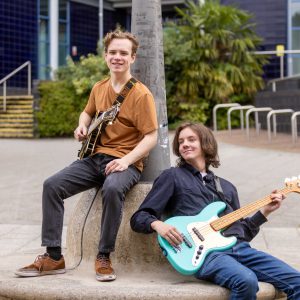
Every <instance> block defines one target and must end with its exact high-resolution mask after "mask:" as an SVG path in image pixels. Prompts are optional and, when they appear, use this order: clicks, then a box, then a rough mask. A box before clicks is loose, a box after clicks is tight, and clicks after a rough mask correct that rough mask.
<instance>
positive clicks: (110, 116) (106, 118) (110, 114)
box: [101, 105, 120, 123]
mask: <svg viewBox="0 0 300 300" xmlns="http://www.w3.org/2000/svg"><path fill="white" fill-rule="evenodd" d="M119 110H120V107H119V105H114V106H112V107H111V108H110V109H108V110H106V111H105V112H103V113H102V115H101V118H102V120H103V122H108V123H110V122H113V121H114V119H115V118H116V116H117V114H118V112H119Z"/></svg>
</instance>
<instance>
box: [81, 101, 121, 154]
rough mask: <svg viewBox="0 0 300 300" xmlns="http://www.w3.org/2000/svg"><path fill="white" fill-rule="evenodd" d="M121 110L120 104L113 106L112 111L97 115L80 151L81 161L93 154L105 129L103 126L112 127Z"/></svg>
mask: <svg viewBox="0 0 300 300" xmlns="http://www.w3.org/2000/svg"><path fill="white" fill-rule="evenodd" d="M119 110H120V103H118V104H116V105H113V106H112V107H111V108H110V109H108V110H106V111H104V112H103V113H101V114H100V113H99V112H97V113H96V116H95V118H94V119H93V121H92V123H91V125H90V127H89V129H88V133H87V138H86V139H85V140H84V141H83V142H82V146H81V149H80V150H79V151H78V157H79V159H83V158H85V157H88V156H90V155H91V154H93V152H94V150H95V146H96V143H97V140H98V138H99V136H100V133H101V131H102V129H103V127H104V126H103V125H104V124H105V125H111V124H112V122H113V121H114V120H115V118H116V116H117V115H118V113H119Z"/></svg>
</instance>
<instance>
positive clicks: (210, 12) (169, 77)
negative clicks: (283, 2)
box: [164, 0, 266, 127]
mask: <svg viewBox="0 0 300 300" xmlns="http://www.w3.org/2000/svg"><path fill="white" fill-rule="evenodd" d="M177 12H178V14H179V16H180V19H179V20H178V21H177V22H176V23H170V24H169V26H168V27H166V28H165V29H164V53H165V70H166V86H167V99H168V101H167V108H168V117H169V122H170V123H172V122H173V123H174V122H175V123H176V122H178V121H180V120H181V119H185V118H186V116H188V117H189V118H193V119H197V121H199V122H204V123H206V124H207V125H209V124H211V118H212V108H213V106H214V105H216V104H218V103H228V102H235V100H234V99H235V98H236V97H239V100H240V102H239V103H240V104H242V103H243V104H245V103H251V101H252V98H253V95H254V94H255V93H256V92H257V91H258V90H259V89H261V88H262V87H263V84H264V82H263V79H262V76H261V75H262V73H263V70H262V67H263V65H264V64H265V63H266V60H265V58H263V57H261V56H257V55H255V54H253V51H254V50H255V49H256V48H257V46H258V45H259V44H260V42H261V40H260V38H259V37H258V36H257V35H256V34H255V31H254V25H253V24H251V15H250V14H248V13H247V12H245V11H242V10H239V9H237V8H235V7H232V6H223V5H220V3H219V1H218V0H206V1H205V4H200V2H199V3H197V4H196V3H194V2H192V1H189V2H188V4H187V8H186V9H182V10H181V9H177ZM174 99H176V100H174ZM174 105H175V106H176V107H174ZM195 105H196V106H198V108H197V109H196V108H195ZM181 108H183V110H181ZM198 110H203V111H202V113H199V112H197V111H198ZM220 117H222V120H221V122H220V123H219V124H220V126H222V127H223V126H224V124H225V122H226V116H225V118H224V115H223V114H220ZM234 124H237V122H236V120H235V122H234Z"/></svg>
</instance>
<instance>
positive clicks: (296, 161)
mask: <svg viewBox="0 0 300 300" xmlns="http://www.w3.org/2000/svg"><path fill="white" fill-rule="evenodd" d="M170 137H171V138H172V133H170ZM243 138H244V136H243V135H242V134H240V133H239V132H233V134H232V137H231V138H230V137H229V134H228V133H226V132H222V133H217V139H218V140H219V148H220V149H219V152H220V158H221V167H220V168H219V169H217V170H215V172H216V173H217V174H218V175H219V176H222V177H225V178H227V179H229V180H230V181H232V182H233V183H234V184H235V185H236V186H237V188H238V190H239V195H240V199H241V203H242V205H244V204H247V203H250V202H252V201H254V200H258V199H259V198H261V197H263V196H265V195H267V194H269V193H270V192H271V191H272V190H273V189H276V188H278V189H281V188H283V187H284V178H285V177H291V176H298V174H300V168H299V166H300V152H299V148H298V150H297V151H296V149H295V147H294V146H293V147H291V141H288V137H287V136H284V138H283V139H282V140H281V141H279V139H280V137H278V140H277V141H276V143H277V142H278V144H280V145H282V146H281V147H278V148H275V147H274V145H275V143H274V144H272V143H271V144H270V143H260V144H259V139H258V138H252V140H251V143H248V144H247V142H245V143H243V142H241V140H242V139H243ZM262 144H264V145H263V146H262ZM245 146H247V147H245ZM296 147H299V146H296ZM78 148H79V145H78V143H77V142H75V141H74V140H72V139H49V140H48V139H43V140H21V139H19V140H14V139H1V140H0V153H1V157H0V166H1V172H0V285H1V281H2V282H3V280H10V281H11V283H12V286H13V284H15V283H16V280H18V279H16V278H14V275H13V271H14V269H15V268H17V267H20V265H23V264H25V263H29V262H31V260H32V259H33V258H34V257H35V256H36V255H37V254H40V253H41V251H42V249H41V248H40V223H41V201H40V199H41V192H42V183H43V180H44V179H45V178H47V177H48V176H49V175H51V174H53V173H54V172H56V171H58V170H59V169H61V168H62V167H64V166H66V165H67V164H68V163H70V162H71V161H73V160H74V159H75V158H76V155H77V150H78ZM288 148H293V151H289V152H287V150H288ZM278 149H279V150H278ZM294 150H295V151H294ZM171 160H172V164H173V165H174V163H175V158H174V157H173V156H172V158H171ZM77 199H79V196H75V197H72V199H67V200H66V201H65V204H66V218H65V225H66V226H67V222H68V216H69V215H70V212H71V210H72V208H73V207H74V205H75V204H76V200H77ZM299 215H300V197H299V195H298V194H293V195H290V196H289V197H288V199H286V201H285V202H284V204H283V206H282V208H281V209H280V211H278V212H276V213H274V214H273V215H272V216H271V218H270V221H269V222H268V223H267V224H265V225H264V226H263V229H262V231H261V233H260V234H259V236H258V237H256V238H255V240H254V241H253V245H254V246H255V247H258V248H260V249H262V250H267V251H268V252H271V253H272V254H274V255H277V256H278V257H280V258H282V259H283V260H285V261H286V262H288V263H290V264H292V265H293V266H294V267H296V268H298V269H300V254H299V248H300V229H299V228H300V227H299V225H300V220H299ZM80 272H83V271H82V269H81V271H80ZM76 274H77V275H76ZM89 275H90V274H89ZM68 276H69V277H62V280H69V279H71V281H73V282H81V280H82V281H89V280H88V279H86V278H85V279H83V278H82V277H78V273H76V271H75V275H74V271H73V273H72V272H71V273H70V275H68ZM70 276H71V277H70ZM72 276H73V277H72ZM80 278H82V279H80ZM81 283H82V282H81ZM94 284H97V282H96V281H95V282H94V278H93V277H91V280H90V281H89V282H88V285H90V286H92V285H94ZM0 299H2V298H1V297H0ZM36 299H38V298H36Z"/></svg>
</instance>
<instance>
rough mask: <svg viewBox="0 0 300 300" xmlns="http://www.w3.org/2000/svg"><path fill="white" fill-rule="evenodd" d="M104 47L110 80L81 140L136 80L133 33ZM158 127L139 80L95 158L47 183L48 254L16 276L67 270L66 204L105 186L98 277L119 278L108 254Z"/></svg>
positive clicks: (95, 98)
mask: <svg viewBox="0 0 300 300" xmlns="http://www.w3.org/2000/svg"><path fill="white" fill-rule="evenodd" d="M104 46H105V60H106V63H107V66H108V68H109V70H110V78H108V79H105V80H102V81H100V82H98V83H96V84H95V85H94V87H93V89H92V91H91V94H90V97H89V100H88V103H87V105H86V107H85V109H84V111H83V112H82V113H81V114H80V117H79V125H78V127H77V128H76V129H75V131H74V136H75V138H76V139H77V140H78V141H83V140H85V139H86V137H87V133H88V127H89V125H90V124H91V121H92V118H93V117H94V115H95V114H96V112H103V111H106V110H108V109H109V108H111V107H112V105H113V103H114V102H115V100H116V97H117V96H118V94H119V93H120V92H121V91H122V90H123V87H124V86H125V84H126V83H127V82H128V81H129V80H130V78H131V77H132V76H131V73H130V67H131V65H132V64H133V63H134V61H135V57H136V51H137V48H138V42H137V40H136V38H135V37H134V36H133V35H132V34H131V33H129V32H121V31H119V30H116V31H114V32H111V33H108V34H107V35H106V37H105V39H104ZM157 127H158V126H157V118H156V111H155V104H154V99H153V96H152V94H151V92H150V91H149V90H148V89H147V87H145V86H144V85H143V84H142V83H141V82H139V81H138V82H136V83H135V84H134V86H133V87H132V88H131V89H130V91H129V93H128V95H127V96H126V98H125V100H124V101H123V103H122V105H121V107H120V111H119V114H118V115H117V118H116V120H115V122H114V123H113V125H110V126H107V127H106V128H105V131H104V132H102V134H101V137H100V142H98V143H97V145H96V147H95V151H94V154H93V155H91V156H89V157H86V158H83V159H81V160H77V161H75V162H73V163H72V164H71V165H70V166H68V167H67V168H65V169H63V170H61V171H60V172H58V173H56V174H55V175H53V176H51V177H50V178H48V179H47V180H46V181H45V182H44V189H43V224H42V246H45V247H46V253H45V254H43V255H39V256H38V257H37V259H36V260H35V262H34V263H33V264H31V265H29V266H26V267H24V268H21V269H19V270H17V271H16V272H15V273H16V274H17V275H19V276H22V277H35V276H41V275H48V274H61V273H64V272H65V261H64V257H63V256H62V254H61V236H62V228H63V216H64V204H63V200H64V199H66V198H68V197H70V196H72V195H75V194H77V193H80V192H82V191H84V190H87V189H90V188H93V187H97V186H99V187H102V189H101V192H102V198H103V213H102V220H101V233H100V242H99V247H98V249H99V253H98V255H97V258H96V262H95V269H96V279H97V280H99V281H111V280H114V279H116V274H115V272H114V270H113V268H112V265H111V261H110V257H109V254H110V252H112V251H114V249H115V242H116V238H117V233H118V230H119V226H120V223H121V218H122V207H123V202H124V199H125V195H126V193H127V192H128V190H129V189H130V188H131V187H132V186H133V185H134V184H136V183H137V182H138V180H139V178H140V174H141V171H142V170H143V163H142V159H143V158H144V157H145V156H147V155H148V153H149V151H150V150H151V149H152V148H153V147H154V146H155V145H156V142H157Z"/></svg>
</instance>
